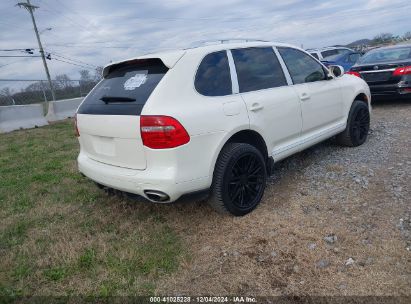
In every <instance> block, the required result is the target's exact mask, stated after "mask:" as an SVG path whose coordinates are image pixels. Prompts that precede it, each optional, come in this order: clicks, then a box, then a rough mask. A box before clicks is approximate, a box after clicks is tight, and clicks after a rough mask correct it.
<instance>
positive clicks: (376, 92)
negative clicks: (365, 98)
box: [369, 83, 411, 99]
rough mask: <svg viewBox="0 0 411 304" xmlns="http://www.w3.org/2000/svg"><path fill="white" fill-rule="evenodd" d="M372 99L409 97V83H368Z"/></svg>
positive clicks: (410, 94) (410, 91)
mask: <svg viewBox="0 0 411 304" xmlns="http://www.w3.org/2000/svg"><path fill="white" fill-rule="evenodd" d="M369 87H370V91H371V95H372V97H373V99H410V98H411V85H407V86H404V85H401V84H399V83H396V84H381V85H371V84H369Z"/></svg>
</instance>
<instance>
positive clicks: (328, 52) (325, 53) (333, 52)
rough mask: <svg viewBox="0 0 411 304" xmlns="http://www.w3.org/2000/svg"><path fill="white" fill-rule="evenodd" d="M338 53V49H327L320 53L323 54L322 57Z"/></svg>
mask: <svg viewBox="0 0 411 304" xmlns="http://www.w3.org/2000/svg"><path fill="white" fill-rule="evenodd" d="M338 54H339V52H338V50H328V51H323V52H321V55H322V56H323V58H324V59H326V58H328V57H331V56H334V55H338Z"/></svg>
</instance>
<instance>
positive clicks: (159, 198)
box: [144, 190, 170, 202]
mask: <svg viewBox="0 0 411 304" xmlns="http://www.w3.org/2000/svg"><path fill="white" fill-rule="evenodd" d="M144 194H145V195H146V196H147V198H148V199H149V200H152V201H154V202H166V201H168V200H169V199H170V197H169V196H168V195H167V194H165V193H164V192H161V191H157V190H144Z"/></svg>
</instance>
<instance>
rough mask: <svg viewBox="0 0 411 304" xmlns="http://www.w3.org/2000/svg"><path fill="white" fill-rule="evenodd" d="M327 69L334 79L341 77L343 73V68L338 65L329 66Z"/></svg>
mask: <svg viewBox="0 0 411 304" xmlns="http://www.w3.org/2000/svg"><path fill="white" fill-rule="evenodd" d="M328 69H329V70H330V73H331V75H333V76H334V77H335V78H338V77H342V76H343V75H344V73H345V71H344V68H343V67H342V66H340V65H330V66H329V67H328Z"/></svg>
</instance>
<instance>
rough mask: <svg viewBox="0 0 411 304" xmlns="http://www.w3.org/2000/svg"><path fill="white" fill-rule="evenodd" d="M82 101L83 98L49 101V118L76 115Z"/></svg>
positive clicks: (56, 118) (54, 119) (52, 119)
mask: <svg viewBox="0 0 411 304" xmlns="http://www.w3.org/2000/svg"><path fill="white" fill-rule="evenodd" d="M82 101H83V98H72V99H66V100H58V101H51V102H50V103H49V110H48V113H47V116H46V118H47V120H48V121H56V120H63V119H66V118H70V117H74V114H75V113H76V110H77V108H78V106H79V105H80V103H81V102H82Z"/></svg>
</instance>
